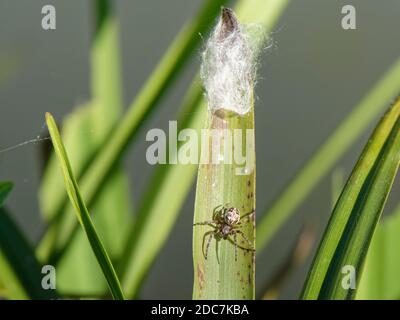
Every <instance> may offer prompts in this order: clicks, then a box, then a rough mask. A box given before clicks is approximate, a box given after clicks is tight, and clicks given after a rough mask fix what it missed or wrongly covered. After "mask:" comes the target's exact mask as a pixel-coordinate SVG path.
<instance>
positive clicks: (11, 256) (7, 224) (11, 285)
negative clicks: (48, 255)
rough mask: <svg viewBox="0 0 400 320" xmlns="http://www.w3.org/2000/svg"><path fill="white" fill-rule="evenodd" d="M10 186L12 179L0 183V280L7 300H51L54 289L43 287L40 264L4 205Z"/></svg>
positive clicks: (54, 294)
mask: <svg viewBox="0 0 400 320" xmlns="http://www.w3.org/2000/svg"><path fill="white" fill-rule="evenodd" d="M11 189H12V183H11V182H0V282H1V284H2V287H3V290H4V292H3V293H0V296H1V295H3V294H4V295H5V296H6V297H7V298H9V299H27V298H31V299H52V298H56V297H57V293H56V291H55V290H44V289H43V288H42V285H41V284H42V278H43V276H44V275H42V273H41V269H42V268H41V267H40V265H39V264H38V262H37V260H36V257H35V255H34V253H33V250H32V248H31V246H30V245H29V243H28V241H27V240H26V239H25V237H24V235H23V234H22V233H21V231H20V230H19V229H18V227H17V225H16V224H15V222H14V221H13V220H12V219H11V217H10V215H9V213H8V212H7V210H6V209H5V208H3V204H4V200H5V198H6V197H7V195H8V193H9V192H10V191H11Z"/></svg>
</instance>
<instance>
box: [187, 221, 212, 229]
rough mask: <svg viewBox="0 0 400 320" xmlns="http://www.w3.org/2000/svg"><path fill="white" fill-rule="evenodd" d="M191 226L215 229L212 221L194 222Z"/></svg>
mask: <svg viewBox="0 0 400 320" xmlns="http://www.w3.org/2000/svg"><path fill="white" fill-rule="evenodd" d="M193 226H210V227H213V228H216V227H217V226H216V225H215V224H214V222H213V221H203V222H196V223H193Z"/></svg>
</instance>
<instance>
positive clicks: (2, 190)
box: [0, 181, 13, 208]
mask: <svg viewBox="0 0 400 320" xmlns="http://www.w3.org/2000/svg"><path fill="white" fill-rule="evenodd" d="M12 187H13V184H12V182H9V181H6V182H0V208H1V207H2V206H3V204H4V201H5V200H6V198H7V196H8V194H9V193H10V191H11V190H12Z"/></svg>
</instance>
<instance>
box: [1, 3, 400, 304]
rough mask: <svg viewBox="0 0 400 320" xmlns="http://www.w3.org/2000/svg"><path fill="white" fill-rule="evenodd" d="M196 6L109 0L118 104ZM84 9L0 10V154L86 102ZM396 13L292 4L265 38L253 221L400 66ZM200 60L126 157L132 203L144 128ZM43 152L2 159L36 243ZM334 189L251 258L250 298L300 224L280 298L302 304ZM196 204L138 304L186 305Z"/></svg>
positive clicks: (147, 172)
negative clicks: (50, 22)
mask: <svg viewBox="0 0 400 320" xmlns="http://www.w3.org/2000/svg"><path fill="white" fill-rule="evenodd" d="M266 1H267V0H266ZM201 3H202V1H201V0H192V1H184V0H169V1H156V0H148V1H129V0H116V1H114V7H115V13H116V16H117V17H118V19H119V27H120V44H121V61H122V76H123V81H122V83H123V94H124V106H127V105H129V103H130V102H131V101H132V99H133V98H134V97H135V95H136V94H137V93H138V91H139V90H140V88H141V86H142V85H143V83H144V82H145V80H146V79H147V77H148V76H149V74H150V73H151V71H152V70H153V68H154V67H155V66H156V64H157V62H158V61H159V59H160V58H161V57H162V55H163V53H164V52H165V50H166V48H167V47H168V45H169V44H170V42H171V41H172V40H173V38H174V37H175V35H176V33H177V32H178V31H179V29H180V28H181V26H182V25H183V24H184V23H185V21H187V20H188V19H189V18H190V17H191V16H192V15H193V14H194V13H195V12H196V10H197V9H198V8H199V6H200V5H201ZM46 4H52V5H54V6H55V8H56V13H57V28H56V30H54V31H44V30H43V29H42V28H41V19H42V14H41V8H42V7H43V6H44V5H46ZM345 4H352V5H354V6H355V8H356V12H357V29H356V30H343V29H342V27H341V19H342V17H343V15H342V14H341V9H342V7H343V6H344V5H345ZM91 6H92V2H91V1H81V0H70V1H62V0H59V1H54V0H46V1H42V0H35V1H28V0H1V1H0V110H1V113H0V150H1V149H4V148H8V147H10V146H13V145H16V144H19V143H21V142H24V141H26V140H30V139H34V138H35V137H36V136H37V135H39V134H43V133H45V130H44V128H43V126H44V113H45V112H46V111H50V112H52V113H53V115H54V116H55V117H56V118H57V119H59V120H61V119H63V118H64V117H65V116H66V115H67V114H68V113H70V112H71V111H72V110H73V109H74V106H77V105H78V104H81V103H84V102H85V101H87V100H89V98H90V84H89V81H90V55H89V51H90V45H91V38H92V32H93V29H94V28H93V19H94V17H93V11H92V10H91V9H92V8H91ZM399 13H400V2H399V1H398V0H384V1H373V0H362V1H361V0H360V1H339V0H336V1H319V0H296V1H291V2H290V3H289V5H288V8H287V9H286V10H285V12H284V14H283V15H282V16H281V18H280V19H279V21H278V23H277V24H276V25H275V27H274V31H273V32H272V34H271V37H272V39H273V44H272V46H270V47H269V48H268V49H266V50H264V53H263V55H262V57H261V61H260V62H261V70H260V72H259V81H258V84H257V88H256V94H257V97H258V98H257V102H256V128H257V129H256V140H257V141H258V143H257V209H258V211H257V214H258V219H259V218H260V217H261V216H262V214H263V211H264V210H265V208H266V207H267V206H268V204H269V203H271V201H272V200H273V199H274V197H276V196H277V194H278V193H279V192H280V191H281V190H282V189H283V188H284V187H285V185H287V183H288V182H289V181H290V180H291V178H292V177H293V176H294V175H295V173H296V172H297V171H298V170H299V169H300V168H301V167H302V165H303V164H304V163H305V162H306V160H307V159H308V158H309V157H310V156H311V155H312V154H313V151H314V150H316V149H317V148H318V147H319V146H320V144H321V143H322V142H323V141H324V140H325V139H326V137H328V136H329V134H330V133H331V132H332V131H333V130H334V129H335V128H336V126H337V125H338V124H339V123H340V121H341V120H342V119H343V118H344V117H345V116H346V115H347V114H348V113H349V111H350V110H351V109H352V108H353V107H354V106H355V105H356V104H357V103H358V102H359V101H360V100H361V98H362V97H363V96H364V95H365V93H366V92H368V90H369V89H370V88H371V87H372V86H373V85H374V83H376V82H377V80H378V79H380V78H381V76H382V75H383V74H384V73H385V71H386V70H387V69H388V68H389V67H390V65H391V64H392V63H393V62H394V61H395V60H396V59H397V58H398V57H399V53H400V42H399V41H398V30H400V20H399V19H398V16H399ZM199 37H200V35H199ZM199 63H200V48H199V49H198V50H197V53H196V54H195V55H194V56H193V57H192V58H191V61H190V63H189V67H188V68H186V69H185V70H184V72H183V75H182V76H181V77H180V78H179V79H178V81H177V83H176V85H175V86H174V87H173V88H172V90H170V91H169V92H168V93H167V95H166V96H165V97H164V99H163V100H162V101H161V105H160V108H159V110H158V112H156V113H155V114H154V115H153V116H152V117H151V119H149V121H147V122H146V123H145V124H144V125H143V127H142V129H141V131H140V137H139V138H138V143H136V144H135V145H134V146H133V147H132V148H130V149H129V155H128V156H127V157H125V158H124V167H125V168H126V170H127V171H128V172H129V182H130V187H131V198H132V203H133V205H135V204H137V202H138V199H140V197H141V196H142V193H143V191H144V189H145V187H146V182H147V181H149V179H150V177H151V174H152V172H153V170H154V169H155V168H154V167H153V166H150V165H149V164H148V163H147V162H146V158H145V151H146V148H147V147H148V146H149V143H148V142H146V141H145V134H146V132H147V131H148V130H149V129H151V128H164V129H166V130H167V128H168V121H169V120H175V118H176V116H175V115H176V112H177V108H178V107H179V106H180V104H181V100H182V96H183V95H184V93H185V91H186V90H187V87H188V84H189V83H190V81H191V78H192V77H193V75H194V74H195V73H196V71H197V70H198V69H199ZM375 123H376V122H375ZM375 123H374V124H373V125H371V127H370V130H368V132H366V133H365V134H364V135H363V136H362V138H361V139H360V140H359V141H358V143H357V144H355V145H354V146H353V147H352V148H351V150H350V152H348V153H346V155H345V157H343V158H342V159H341V160H340V162H339V163H338V164H337V166H336V169H335V170H336V172H338V171H337V170H339V172H343V173H344V177H345V178H347V176H348V174H349V173H350V170H351V168H352V167H353V166H354V164H355V161H356V160H357V158H358V156H359V154H360V152H361V150H362V147H363V145H364V144H365V142H366V139H367V138H368V135H369V134H370V132H371V129H372V128H373V126H374V125H375ZM40 150H41V149H40V145H39V144H30V145H26V146H24V147H21V148H18V149H15V150H13V151H7V152H1V153H0V180H11V181H13V182H14V184H15V187H14V191H13V192H12V194H11V195H10V198H9V201H8V203H7V204H8V207H9V208H10V211H11V212H12V213H13V215H14V217H15V219H16V221H17V222H18V223H19V225H20V226H21V228H22V229H23V230H24V231H25V232H26V233H27V235H28V237H29V239H30V240H31V241H32V242H33V243H35V242H37V241H38V239H39V237H40V235H41V234H42V232H43V230H44V224H43V221H42V218H41V215H40V213H39V206H38V188H39V182H40V170H39V169H40V161H41V158H40ZM177 183H179V181H177ZM331 185H332V175H331V174H329V175H328V176H326V177H325V178H324V179H323V180H322V182H321V183H320V184H319V185H318V187H317V188H315V189H314V191H313V192H312V193H311V195H310V196H309V197H308V198H307V199H306V201H305V202H304V203H303V204H302V205H301V206H300V207H299V208H298V210H297V211H296V214H295V215H294V216H293V217H292V218H291V219H290V220H289V221H288V222H287V223H286V224H285V225H284V227H283V228H282V229H281V230H280V232H279V233H278V234H277V236H276V237H275V238H274V239H273V241H272V242H271V243H270V244H269V246H268V247H267V249H266V250H265V251H264V252H263V253H262V255H260V256H259V257H258V260H257V266H256V272H257V278H256V279H257V294H258V296H260V295H262V294H263V293H264V292H263V290H264V288H265V286H266V285H267V283H269V282H270V281H272V279H274V278H275V277H276V273H277V272H278V270H280V269H281V268H282V266H283V265H285V263H286V261H287V259H288V256H289V255H290V254H291V252H292V250H293V248H294V246H295V244H296V243H297V241H298V236H299V233H300V231H301V230H302V228H303V227H304V225H308V226H313V227H312V228H313V229H312V230H314V231H313V232H315V238H314V242H313V249H312V252H311V253H310V255H309V256H308V258H307V260H306V262H305V263H304V264H302V265H301V267H299V268H297V269H296V270H294V271H293V272H291V273H290V275H289V276H288V278H287V279H286V281H285V282H284V284H283V287H282V291H281V298H289V299H296V298H298V295H299V292H300V290H301V287H302V285H303V282H304V279H305V276H306V272H307V269H308V267H309V265H310V263H311V258H312V255H313V253H314V250H315V249H316V244H317V243H318V240H319V238H320V236H321V232H322V231H323V229H324V227H325V225H326V223H327V220H328V218H329V215H330V212H331V207H332V201H331V198H332V196H331V194H332V186H331ZM398 191H399V187H398V186H395V188H394V189H393V191H392V197H391V198H390V199H389V204H388V207H387V208H386V209H385V212H390V208H393V206H394V204H396V198H397V197H396V194H398ZM193 204H194V188H193V190H192V191H191V193H190V196H189V197H188V198H187V199H186V201H185V205H184V207H183V209H182V210H181V213H180V215H179V217H178V220H177V223H176V224H175V226H174V228H173V230H172V232H171V234H170V236H169V238H168V241H167V243H166V245H165V246H164V248H163V249H162V251H161V253H160V254H159V255H158V257H157V259H156V261H155V264H154V265H153V267H152V270H151V272H150V275H149V277H148V278H147V279H146V281H145V283H144V287H143V290H142V292H141V295H140V297H141V298H143V299H150V298H155V299H190V298H191V295H192V282H193V272H192V248H191V243H192V227H191V225H192V219H193ZM171 288H173V290H171Z"/></svg>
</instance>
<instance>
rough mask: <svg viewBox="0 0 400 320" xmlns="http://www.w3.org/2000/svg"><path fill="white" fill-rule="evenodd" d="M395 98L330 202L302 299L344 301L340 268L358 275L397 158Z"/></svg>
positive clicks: (399, 136)
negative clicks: (328, 216) (336, 197)
mask: <svg viewBox="0 0 400 320" xmlns="http://www.w3.org/2000/svg"><path fill="white" fill-rule="evenodd" d="M399 114H400V99H399V100H397V102H396V103H395V104H394V106H393V107H392V108H391V109H390V110H389V111H388V112H387V113H386V115H385V116H384V117H383V119H382V120H381V121H380V123H379V124H378V126H377V127H376V129H375V130H374V132H373V134H372V136H371V138H370V139H369V141H368V143H367V145H366V147H365V149H364V151H363V152H362V154H361V156H360V158H359V160H358V162H357V164H356V166H355V167H354V169H353V172H352V174H351V176H350V178H349V180H348V181H347V183H346V186H345V188H344V189H343V191H342V194H341V196H340V198H339V200H338V202H337V203H336V206H335V209H334V210H333V213H332V216H331V219H330V221H329V224H328V226H327V228H326V230H325V233H324V236H323V238H322V241H321V243H320V247H319V249H318V252H317V254H316V257H315V259H314V262H313V265H312V268H311V270H310V273H309V276H308V279H307V281H306V284H305V287H304V291H303V296H302V297H303V299H317V298H320V299H349V298H353V297H354V295H355V290H346V289H344V288H343V287H342V285H341V280H342V277H343V274H342V273H341V270H342V267H343V266H345V265H350V266H353V267H354V268H355V270H356V272H357V275H358V276H359V275H360V274H361V271H362V265H363V262H364V258H365V255H366V253H367V250H368V247H369V243H370V241H371V238H372V235H373V232H374V230H375V227H376V224H377V222H378V220H379V217H380V214H381V212H382V210H383V207H384V204H385V201H386V198H387V196H388V194H389V191H390V189H391V186H392V183H393V180H394V177H395V175H396V173H397V169H398V165H399V159H400V118H399Z"/></svg>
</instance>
